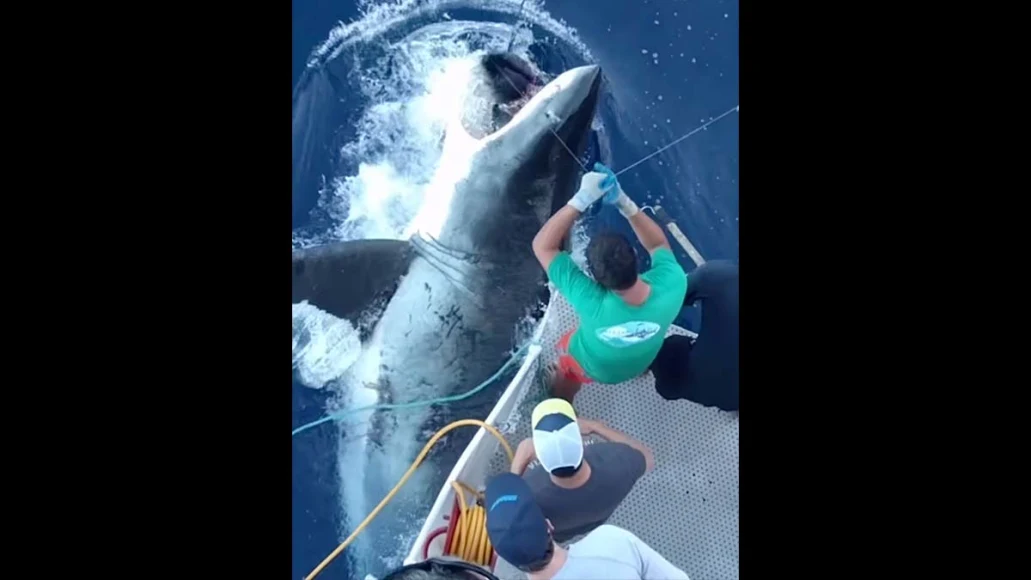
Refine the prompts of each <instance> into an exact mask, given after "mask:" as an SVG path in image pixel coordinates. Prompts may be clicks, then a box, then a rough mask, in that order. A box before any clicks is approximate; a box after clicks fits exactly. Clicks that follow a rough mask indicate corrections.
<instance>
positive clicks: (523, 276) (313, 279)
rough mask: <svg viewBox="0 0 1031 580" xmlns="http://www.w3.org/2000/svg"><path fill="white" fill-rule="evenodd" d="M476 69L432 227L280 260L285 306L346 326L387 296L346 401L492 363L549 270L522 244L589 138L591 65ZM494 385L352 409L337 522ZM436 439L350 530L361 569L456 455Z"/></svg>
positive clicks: (356, 515) (442, 384)
mask: <svg viewBox="0 0 1031 580" xmlns="http://www.w3.org/2000/svg"><path fill="white" fill-rule="evenodd" d="M474 69H475V70H474V74H473V75H472V79H473V81H472V83H471V84H470V86H469V90H468V91H467V95H468V96H467V98H466V100H465V102H464V104H463V106H462V107H460V113H458V114H456V115H455V117H454V118H453V119H452V120H451V121H450V122H449V123H448V125H447V130H446V133H445V137H444V139H443V145H442V146H443V151H442V154H441V158H440V163H439V167H438V169H437V171H436V174H435V175H434V177H433V179H432V181H431V183H430V185H429V187H430V188H439V189H437V191H438V192H444V193H445V195H444V196H443V198H444V199H449V200H450V201H449V203H448V207H447V217H446V220H445V221H444V223H443V226H442V227H441V228H440V230H439V232H438V234H437V235H436V236H428V235H425V234H422V233H419V232H416V233H415V234H414V235H413V236H412V237H411V239H409V240H357V241H347V242H339V243H334V244H328V245H325V246H322V247H317V248H310V249H304V250H299V251H296V252H294V255H293V296H292V299H293V302H294V303H295V304H296V303H300V302H302V301H307V302H308V303H309V304H312V305H314V306H317V307H318V308H320V309H322V310H324V311H326V312H328V313H330V314H332V315H334V316H337V317H339V318H346V319H349V320H352V321H355V322H357V320H356V318H357V317H358V316H359V315H360V314H361V313H362V312H367V311H368V310H369V308H370V305H371V304H374V303H376V302H377V301H379V302H380V303H382V302H383V301H386V306H385V307H384V308H383V310H382V314H381V315H380V316H379V318H378V320H376V321H375V323H374V326H373V327H372V328H371V329H369V330H368V331H367V332H366V333H365V336H363V353H362V355H361V357H360V358H359V361H358V362H356V363H355V365H354V366H353V367H352V369H351V370H350V371H349V374H350V375H351V376H350V377H349V378H348V380H350V381H351V382H352V383H353V384H354V385H357V386H354V387H353V388H354V389H357V390H358V391H361V393H360V396H356V397H357V398H363V397H364V399H365V402H369V401H371V402H376V401H380V402H390V403H405V402H411V401H422V400H427V399H431V398H435V397H441V396H446V395H452V394H458V393H463V392H465V391H468V390H470V389H472V388H474V387H476V386H477V385H479V384H480V383H482V382H483V381H485V380H487V379H488V378H489V377H490V376H491V375H492V374H494V373H495V372H496V371H497V370H498V368H499V367H501V366H502V365H503V364H504V362H505V361H506V360H507V359H508V358H509V357H510V356H511V355H512V352H513V350H514V348H515V347H516V346H517V345H516V344H515V341H516V333H515V330H516V327H517V325H518V323H519V322H520V321H521V320H523V319H525V317H526V316H527V314H528V313H529V312H530V311H532V309H533V308H534V307H535V305H536V304H538V303H539V301H540V297H541V289H542V286H543V283H544V281H545V279H546V278H545V273H544V272H543V270H542V269H541V267H540V265H539V264H538V263H537V261H536V259H535V257H534V255H533V251H532V249H531V242H532V240H533V237H534V235H535V234H536V233H537V231H538V230H539V229H540V228H541V226H542V225H543V224H544V222H545V221H546V220H547V219H548V217H550V215H552V214H553V213H554V211H556V210H557V209H558V208H560V207H561V206H562V205H564V204H565V203H566V202H567V201H568V200H569V198H570V197H571V196H572V194H573V193H574V192H575V191H576V189H577V187H578V185H579V181H580V176H581V167H580V165H579V163H578V162H577V160H576V159H578V158H581V157H582V156H583V154H584V152H585V150H586V148H587V146H588V143H589V140H590V136H591V124H592V121H593V118H594V115H595V110H596V107H597V103H598V97H599V87H600V83H601V74H600V70H599V67H598V66H596V65H590V66H581V67H577V68H573V69H570V70H567V71H565V72H563V73H561V74H560V75H558V76H557V77H556V78H554V79H552V80H550V82H547V84H545V85H544V86H539V84H537V83H536V82H535V79H536V78H537V76H536V73H535V72H534V71H533V70H532V68H531V67H529V65H527V64H526V63H525V62H523V61H521V60H520V59H519V58H517V57H515V56H513V55H509V54H491V55H487V56H484V57H482V58H481V59H479V60H478V61H477V62H476V64H475V65H474ZM556 137H557V138H556ZM567 148H568V149H567ZM574 156H575V158H574ZM441 209H442V208H439V207H430V208H427V211H440V210H441ZM501 388H503V385H497V386H496V388H495V389H493V390H491V389H488V390H486V391H485V392H483V393H481V395H482V396H481V397H479V398H478V399H477V400H475V401H474V400H470V401H468V402H463V403H461V404H456V405H453V406H442V407H439V408H436V409H430V408H427V407H422V408H417V409H405V410H400V411H385V412H376V413H367V414H364V415H362V416H355V417H352V418H351V419H350V421H352V422H354V423H360V424H363V425H368V426H370V427H368V429H370V433H369V435H368V436H366V437H359V438H358V439H359V440H360V441H355V440H354V439H351V438H349V437H348V435H351V434H352V433H353V432H354V431H357V432H358V433H359V434H360V433H361V432H362V431H364V430H365V428H363V427H360V426H359V427H353V428H352V427H345V429H344V430H345V431H346V433H345V442H343V443H341V445H344V446H346V449H345V450H344V453H343V454H342V455H341V457H342V459H341V464H340V467H339V470H340V474H341V477H342V479H343V480H344V485H343V493H344V494H345V498H344V500H345V501H344V504H345V505H346V506H347V514H346V516H347V517H346V520H347V521H346V522H344V524H345V528H346V529H347V531H350V530H351V529H353V528H354V527H355V526H357V525H358V523H359V522H360V521H361V520H362V519H363V518H364V517H365V515H366V514H367V513H368V512H369V511H371V510H372V509H373V508H374V507H375V505H376V504H377V503H378V502H379V501H380V500H381V499H382V497H383V496H384V495H385V494H386V493H387V491H389V489H390V488H391V487H393V485H394V484H395V483H396V482H397V481H398V479H399V478H400V477H401V476H402V474H403V473H404V472H405V470H407V468H408V467H409V465H410V463H411V461H412V460H414V459H415V457H416V455H417V453H418V452H419V450H420V449H421V448H422V446H423V445H424V444H425V442H426V441H427V439H428V438H429V436H430V434H432V433H433V432H434V431H435V430H436V429H438V428H440V427H442V426H443V425H444V424H446V423H447V422H450V421H452V420H455V419H458V418H465V417H468V416H469V415H468V413H467V412H464V411H463V410H462V408H463V405H467V406H470V407H482V406H483V405H484V403H486V404H487V405H488V406H489V404H490V403H491V402H493V400H495V399H496V397H497V396H498V394H499V392H500V389H501ZM352 404H354V402H352ZM479 418H482V417H479ZM469 435H471V430H470V433H469ZM299 436H302V437H303V436H304V435H299ZM448 439H452V440H453V439H455V438H453V437H449V438H448ZM461 440H462V441H463V442H464V441H466V440H468V437H461ZM438 447H441V445H440V444H438ZM443 447H444V449H438V450H436V451H435V452H434V453H432V454H431V456H430V458H431V459H436V461H429V460H428V461H427V464H424V465H423V467H421V468H420V469H419V471H418V472H417V475H416V477H414V478H413V479H412V480H410V481H409V483H408V484H407V485H406V486H405V487H404V488H403V489H402V490H401V492H400V493H399V494H398V495H397V496H396V497H395V498H394V500H393V501H392V502H391V504H390V506H389V507H388V508H387V509H386V510H384V512H382V513H381V514H380V515H379V516H378V517H377V518H376V520H375V521H374V522H373V524H372V525H371V526H370V527H369V528H367V529H366V530H365V532H363V534H362V536H361V537H360V540H361V544H363V545H364V546H365V547H366V548H367V549H364V550H359V552H360V553H365V554H366V555H367V556H368V557H369V558H370V559H365V558H363V560H365V561H364V562H361V563H360V565H363V566H368V567H371V569H368V571H370V572H371V571H372V569H374V568H376V567H377V566H381V565H382V562H377V560H378V559H379V558H381V557H388V556H391V555H393V554H395V553H397V552H398V551H399V550H401V549H403V548H407V546H404V545H402V542H403V541H404V539H405V538H403V537H402V534H403V533H404V532H406V531H409V530H411V529H413V528H417V527H418V524H419V523H420V522H421V518H422V517H423V516H424V515H425V514H426V513H427V511H428V509H429V507H430V506H431V505H432V502H433V499H434V497H435V496H436V494H437V492H438V490H439V488H440V485H441V484H442V483H443V480H444V478H445V477H446V475H447V473H448V471H449V470H450V466H451V465H452V464H453V459H454V458H455V457H457V455H458V454H459V453H461V449H460V448H459V447H460V446H459V445H458V444H457V443H454V442H453V444H452V445H451V446H450V448H448V445H447V444H444V445H443ZM449 460H451V461H449ZM362 573H363V572H362Z"/></svg>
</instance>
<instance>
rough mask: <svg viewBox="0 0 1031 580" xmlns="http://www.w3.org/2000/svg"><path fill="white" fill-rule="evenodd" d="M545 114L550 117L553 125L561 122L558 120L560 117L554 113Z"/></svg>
mask: <svg viewBox="0 0 1031 580" xmlns="http://www.w3.org/2000/svg"><path fill="white" fill-rule="evenodd" d="M544 114H545V115H546V116H547V117H548V120H549V121H551V122H552V123H558V122H559V121H560V119H559V118H558V115H556V114H555V113H554V111H551V110H548V111H545V112H544Z"/></svg>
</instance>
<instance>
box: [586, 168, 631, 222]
mask: <svg viewBox="0 0 1031 580" xmlns="http://www.w3.org/2000/svg"><path fill="white" fill-rule="evenodd" d="M594 170H595V171H597V172H599V173H602V174H604V175H605V179H603V180H601V184H600V187H601V189H602V190H603V191H604V192H605V196H604V197H603V198H602V202H603V203H607V204H609V205H615V206H616V207H617V208H619V213H621V214H623V217H625V218H627V219H629V218H631V217H633V216H634V215H635V214H636V213H637V212H638V211H640V209H638V207H637V204H636V203H634V200H632V199H630V197H629V196H628V195H627V194H626V193H625V192H624V191H623V188H622V187H621V186H620V185H619V179H617V178H616V174H615V173H613V171H612V170H611V169H609V168H608V167H607V166H605V165H603V164H601V163H595V164H594Z"/></svg>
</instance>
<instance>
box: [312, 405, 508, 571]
mask: <svg viewBox="0 0 1031 580" xmlns="http://www.w3.org/2000/svg"><path fill="white" fill-rule="evenodd" d="M467 425H468V426H475V427H483V428H484V429H486V430H487V431H488V432H490V434H491V435H493V436H494V437H496V438H497V439H498V441H500V442H501V446H502V447H504V448H505V453H506V454H507V455H508V461H509V463H511V462H512V459H513V458H514V457H515V454H514V453H512V447H511V446H510V445H509V444H508V441H505V437H504V436H503V435H502V434H501V433H500V432H499V431H498V430H497V429H495V428H494V427H493V426H491V425H488V424H487V423H485V422H483V421H480V420H479V419H460V420H458V421H455V422H453V423H451V424H449V425H447V426H446V427H444V428H443V429H441V430H440V431H437V432H436V433H435V434H434V435H433V437H430V440H429V441H427V442H426V446H425V447H423V448H422V451H420V452H419V455H418V456H417V457H416V458H415V461H413V462H412V466H411V467H409V468H408V471H406V472H405V474H404V475H402V476H401V480H400V481H398V482H397V485H395V486H394V489H391V490H390V493H388V494H387V496H386V497H384V498H383V500H382V501H380V502H379V505H377V506H376V509H374V510H372V513H370V514H369V515H368V516H367V517H366V518H365V519H364V520H362V523H360V524H358V527H357V528H355V529H354V531H353V532H351V535H350V536H347V539H346V540H344V541H343V543H341V544H340V545H339V546H337V548H336V549H335V550H333V552H332V553H331V554H330V555H328V556H326V559H325V560H323V561H322V563H321V564H319V565H318V566H316V567H315V569H314V570H312V571H311V573H310V574H308V575H307V576H306V577H305V578H304V580H312V578H315V577H316V576H318V575H319V574H321V573H322V571H323V570H325V569H326V566H329V564H330V562H332V561H333V560H334V559H335V558H336V557H337V556H339V555H340V554H341V553H342V552H343V551H344V549H346V548H347V546H349V545H350V544H351V542H353V541H354V539H355V538H357V537H358V534H360V533H362V531H363V530H364V529H365V528H366V526H368V525H369V522H371V521H372V520H373V519H374V518H375V517H376V516H377V515H379V512H380V511H382V510H383V508H384V507H385V506H386V505H387V504H388V503H390V500H392V499H394V496H395V495H396V494H397V492H398V490H400V489H401V486H402V485H404V484H405V483H406V482H407V481H408V478H410V477H411V476H412V474H413V473H415V470H416V469H417V468H418V467H419V465H420V464H421V463H422V460H423V459H425V458H426V455H427V454H428V453H429V452H430V449H432V448H433V446H434V445H436V443H437V441H438V440H439V439H440V438H441V437H443V436H444V435H446V434H447V433H448V432H450V431H452V430H453V429H456V428H458V427H465V426H467ZM462 485H465V484H462ZM465 487H466V488H469V486H467V485H466V486H465ZM455 488H456V492H458V486H455ZM470 489H471V488H470ZM459 497H460V498H461V501H462V504H461V506H462V514H461V515H462V516H465V515H466V512H467V511H468V512H469V513H470V514H471V515H472V520H471V522H470V518H466V517H460V518H459V521H458V522H457V525H458V528H457V529H456V534H457V533H461V538H462V541H463V543H465V544H466V545H468V546H469V549H470V550H471V549H473V548H475V549H477V550H482V549H485V546H484V545H483V544H482V543H483V542H488V545H489V540H487V539H486V535H487V533H486V532H487V529H486V526H485V525H484V522H485V516H486V512H484V510H483V506H478V505H474V506H473V507H472V508H468V509H467V508H466V506H465V497H464V496H463V495H462V494H461V493H459ZM480 512H482V513H480ZM476 522H479V525H476ZM481 533H482V537H480V536H479V535H475V534H481ZM455 540H456V541H457V540H458V536H456V537H455ZM456 545H457V544H456ZM463 554H468V552H467V551H465V550H463V551H462V552H456V553H455V555H456V556H459V557H460V558H465V555H463ZM487 554H488V558H489V554H490V552H489V551H488V552H487ZM469 561H470V562H480V561H481V560H480V559H479V558H474V559H470V560H469Z"/></svg>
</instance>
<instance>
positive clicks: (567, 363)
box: [555, 328, 591, 383]
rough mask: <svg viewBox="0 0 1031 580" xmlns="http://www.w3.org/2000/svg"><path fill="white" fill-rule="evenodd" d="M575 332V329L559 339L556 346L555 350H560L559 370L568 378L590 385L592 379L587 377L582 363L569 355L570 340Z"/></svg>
mask: <svg viewBox="0 0 1031 580" xmlns="http://www.w3.org/2000/svg"><path fill="white" fill-rule="evenodd" d="M574 332H576V329H575V328H574V329H573V330H570V331H569V332H567V333H566V334H565V335H563V336H562V338H560V339H558V343H557V344H556V345H555V348H556V349H557V350H558V370H559V372H560V373H562V374H563V375H565V377H566V378H569V379H573V380H576V381H579V382H581V383H589V382H591V377H589V376H587V373H585V372H584V369H583V367H581V366H580V363H578V362H576V359H575V358H573V355H571V354H569V339H570V337H572V336H573V333H574Z"/></svg>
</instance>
